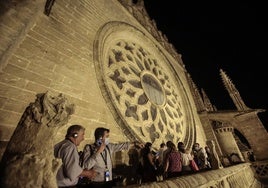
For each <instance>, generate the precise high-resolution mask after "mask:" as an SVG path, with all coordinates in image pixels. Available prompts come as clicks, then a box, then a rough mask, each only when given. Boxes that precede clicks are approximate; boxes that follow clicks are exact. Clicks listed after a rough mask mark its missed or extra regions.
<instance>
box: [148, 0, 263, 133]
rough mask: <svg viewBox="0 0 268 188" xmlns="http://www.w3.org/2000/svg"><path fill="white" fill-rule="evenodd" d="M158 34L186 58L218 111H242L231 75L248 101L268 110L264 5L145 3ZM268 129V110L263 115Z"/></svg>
mask: <svg viewBox="0 0 268 188" xmlns="http://www.w3.org/2000/svg"><path fill="white" fill-rule="evenodd" d="M144 3H145V7H146V10H147V12H148V14H149V16H150V18H151V19H154V20H155V21H156V24H157V28H158V30H160V31H161V32H162V33H163V34H164V35H166V36H167V38H168V41H169V42H170V43H172V44H173V45H174V47H175V48H176V50H177V52H178V53H179V54H181V55H182V60H183V63H184V64H185V67H186V70H187V71H188V73H190V75H191V77H192V79H193V81H194V82H195V84H196V86H197V87H198V88H199V90H200V89H201V88H203V89H204V91H205V92H206V94H207V95H208V97H209V99H210V100H211V102H212V104H213V105H215V106H216V107H217V109H218V110H230V109H234V110H235V109H236V108H235V106H234V104H233V102H232V100H231V98H230V97H229V94H228V92H227V90H226V89H225V88H224V86H223V82H222V81H221V77H220V69H223V71H225V72H226V74H227V75H228V76H229V78H230V79H231V80H232V82H233V84H234V85H235V86H236V88H237V90H238V91H239V93H240V95H241V97H242V99H243V100H244V103H245V104H246V105H247V106H248V107H249V108H252V109H266V110H268V99H267V97H268V89H267V84H266V82H267V81H268V72H267V71H266V67H267V56H266V54H267V52H268V48H267V45H268V40H267V39H268V37H267V35H268V32H267V29H266V28H268V26H267V25H268V20H267V19H266V17H268V16H267V15H265V12H267V11H266V10H265V9H266V8H265V7H266V6H264V2H263V3H262V4H260V3H259V2H257V1H250V2H246V1H242V2H239V3H238V2H236V1H232V2H228V1H211V2H209V1H190V0H187V1H186V0H185V1H176V0H165V1H163V0H144ZM258 115H259V117H260V119H261V121H262V123H263V124H264V125H265V127H266V129H267V128H268V112H262V113H259V114H258Z"/></svg>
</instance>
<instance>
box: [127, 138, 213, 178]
mask: <svg viewBox="0 0 268 188" xmlns="http://www.w3.org/2000/svg"><path fill="white" fill-rule="evenodd" d="M134 153H135V155H133V154H134ZM128 154H129V157H130V158H129V159H130V161H129V163H130V166H131V167H132V174H131V177H132V181H134V182H135V181H136V182H137V183H141V182H142V183H146V182H152V181H162V180H164V179H167V178H172V177H178V176H181V175H187V174H191V173H195V172H198V171H203V170H208V169H211V165H210V158H209V154H210V151H209V148H208V147H206V149H205V148H202V147H200V145H199V143H195V144H194V145H193V147H192V150H187V149H186V148H185V145H184V143H183V142H178V143H177V145H175V144H174V143H173V142H172V141H167V142H166V143H162V144H160V148H159V150H158V151H154V150H153V148H152V143H150V142H147V143H146V144H145V145H144V147H143V148H136V149H135V148H132V149H131V150H129V152H128Z"/></svg>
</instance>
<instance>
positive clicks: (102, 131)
mask: <svg viewBox="0 0 268 188" xmlns="http://www.w3.org/2000/svg"><path fill="white" fill-rule="evenodd" d="M109 133H110V130H109V129H106V128H104V127H98V128H96V129H95V132H94V136H95V141H98V140H99V139H100V138H101V139H104V140H106V141H107V140H108V138H109Z"/></svg>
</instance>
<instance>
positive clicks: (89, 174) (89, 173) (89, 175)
mask: <svg viewBox="0 0 268 188" xmlns="http://www.w3.org/2000/svg"><path fill="white" fill-rule="evenodd" d="M96 175H97V172H96V171H95V170H93V169H91V170H88V169H84V170H83V171H82V173H81V174H80V175H79V176H82V177H87V178H88V179H93V178H95V177H96Z"/></svg>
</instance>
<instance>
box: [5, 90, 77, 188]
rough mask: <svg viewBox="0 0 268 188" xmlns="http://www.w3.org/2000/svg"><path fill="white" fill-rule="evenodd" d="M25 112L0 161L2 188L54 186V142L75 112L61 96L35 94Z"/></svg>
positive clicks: (55, 185)
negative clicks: (61, 128)
mask: <svg viewBox="0 0 268 188" xmlns="http://www.w3.org/2000/svg"><path fill="white" fill-rule="evenodd" d="M36 97H37V98H36V100H35V102H34V103H30V104H29V106H28V107H27V108H26V110H25V111H24V113H23V115H22V117H21V120H20V122H19V123H18V126H17V127H16V129H15V131H14V133H13V135H12V137H11V139H10V141H9V144H8V146H7V148H6V151H5V153H4V155H3V158H2V161H1V174H0V177H1V186H0V187H5V188H14V187H16V188H24V187H35V188H38V187H40V188H41V187H57V184H56V172H57V170H58V168H59V166H60V164H61V161H59V160H56V159H54V155H53V139H54V137H55V135H56V133H57V131H58V129H59V128H60V127H62V126H64V125H65V124H66V123H67V122H68V120H69V118H70V115H71V114H73V112H74V105H73V104H69V103H68V101H67V99H66V98H65V97H64V96H63V95H62V94H58V95H57V96H54V95H52V93H50V92H46V93H41V94H37V95H36Z"/></svg>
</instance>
